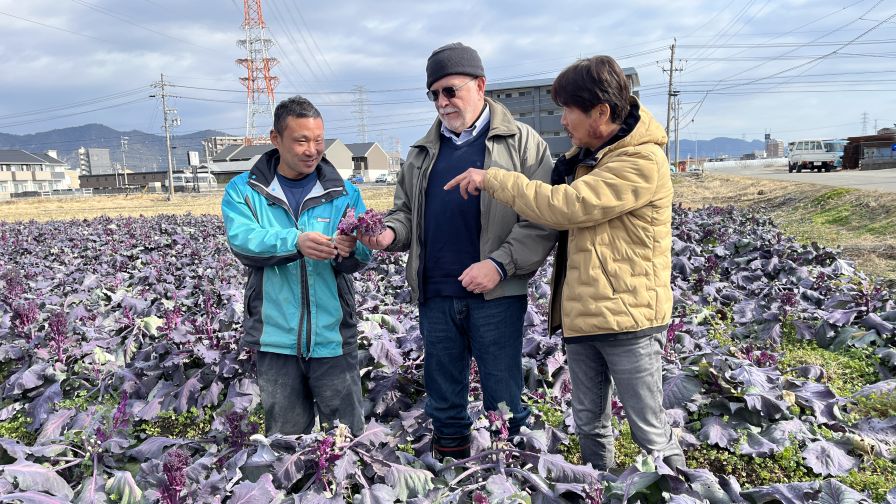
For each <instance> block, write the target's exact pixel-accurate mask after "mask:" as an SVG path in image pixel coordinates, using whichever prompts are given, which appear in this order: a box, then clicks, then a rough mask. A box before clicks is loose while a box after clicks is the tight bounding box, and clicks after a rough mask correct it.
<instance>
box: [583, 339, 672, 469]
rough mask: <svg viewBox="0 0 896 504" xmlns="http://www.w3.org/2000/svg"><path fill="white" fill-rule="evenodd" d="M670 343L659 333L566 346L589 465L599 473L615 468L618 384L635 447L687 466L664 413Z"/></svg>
mask: <svg viewBox="0 0 896 504" xmlns="http://www.w3.org/2000/svg"><path fill="white" fill-rule="evenodd" d="M664 342H665V336H664V334H663V333H659V334H654V335H650V336H640V337H635V338H630V339H616V340H609V341H587V342H581V343H573V344H568V345H567V346H566V361H567V363H568V365H569V376H570V379H571V381H572V414H573V419H574V420H575V422H576V433H577V434H578V435H579V444H580V446H581V448H582V461H583V463H586V464H587V463H589V462H590V463H591V465H592V466H593V467H594V468H595V469H599V470H607V469H609V468H611V467H613V466H614V453H613V429H612V426H611V424H610V418H611V415H612V412H611V404H610V393H611V392H612V389H613V384H614V383H615V385H616V391H617V394H618V395H619V400H620V401H622V405H623V407H624V408H625V415H626V417H627V418H628V423H629V426H630V427H631V431H632V439H634V441H635V443H637V444H638V446H640V447H641V449H643V450H644V451H646V452H647V453H652V452H658V453H660V454H662V456H663V459H664V460H665V462H666V464H668V465H669V466H670V467H684V465H685V462H684V454H683V453H682V451H681V447H680V446H679V445H678V439H677V438H676V437H675V436H674V435H673V434H672V429H671V427H670V426H669V422H668V421H667V420H666V411H665V410H664V409H663V365H662V352H663V343H664Z"/></svg>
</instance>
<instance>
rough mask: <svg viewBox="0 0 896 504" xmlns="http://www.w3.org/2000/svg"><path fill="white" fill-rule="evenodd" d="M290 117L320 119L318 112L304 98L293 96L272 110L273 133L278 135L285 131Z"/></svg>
mask: <svg viewBox="0 0 896 504" xmlns="http://www.w3.org/2000/svg"><path fill="white" fill-rule="evenodd" d="M290 117H296V118H299V119H305V118H311V119H317V118H319V117H320V111H319V110H317V107H315V106H314V104H313V103H311V102H310V101H308V98H305V97H304V96H300V95H295V96H293V97H291V98H287V99H285V100H283V101H282V102H280V103H278V104H277V108H275V109H274V131H276V132H277V134H278V135H282V134H283V132H284V131H286V121H287V119H289V118H290Z"/></svg>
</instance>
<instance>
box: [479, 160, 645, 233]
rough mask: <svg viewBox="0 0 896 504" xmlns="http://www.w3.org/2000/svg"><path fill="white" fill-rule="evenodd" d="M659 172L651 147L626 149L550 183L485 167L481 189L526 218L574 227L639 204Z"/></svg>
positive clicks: (553, 226)
mask: <svg viewBox="0 0 896 504" xmlns="http://www.w3.org/2000/svg"><path fill="white" fill-rule="evenodd" d="M658 176H659V170H658V168H657V159H656V158H655V156H654V155H653V154H652V153H651V152H649V151H642V150H638V149H625V150H624V151H620V152H618V153H614V154H613V155H612V158H610V159H608V160H607V162H606V163H605V164H600V165H599V166H598V167H597V168H596V169H595V170H593V171H591V173H589V174H587V175H585V176H583V177H581V178H578V179H576V180H575V181H573V183H572V184H562V185H555V186H552V185H550V184H548V183H546V182H543V181H541V180H529V179H528V178H527V177H525V176H524V175H522V174H520V173H511V172H507V171H505V170H500V169H495V168H490V169H489V170H488V172H487V173H486V179H485V183H484V189H485V190H487V191H488V192H489V193H490V194H491V195H492V196H494V197H495V199H497V200H498V201H501V202H502V203H504V204H506V205H509V206H510V207H512V208H513V209H514V210H516V211H517V213H519V214H520V215H521V216H523V217H525V218H527V219H530V220H532V221H534V222H539V223H542V224H544V225H546V226H550V227H551V228H553V229H575V228H580V227H589V226H594V225H596V224H599V223H601V222H605V221H608V220H610V219H612V218H614V217H617V216H619V215H622V214H624V213H627V212H629V211H631V210H632V209H635V208H639V207H642V206H644V205H645V204H646V203H647V202H649V201H650V199H651V198H653V196H654V193H655V192H656V185H657V181H658Z"/></svg>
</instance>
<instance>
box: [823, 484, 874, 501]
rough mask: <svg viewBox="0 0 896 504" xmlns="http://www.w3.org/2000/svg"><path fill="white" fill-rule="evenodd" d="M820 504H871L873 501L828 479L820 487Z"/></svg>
mask: <svg viewBox="0 0 896 504" xmlns="http://www.w3.org/2000/svg"><path fill="white" fill-rule="evenodd" d="M819 490H820V491H821V494H820V495H819V496H818V504H864V503H868V504H870V503H871V501H870V500H869V499H868V498H867V497H865V496H864V495H862V494H860V493H859V492H856V491H855V490H853V489H852V488H849V487H848V486H846V485H844V484H843V483H840V482H839V481H837V480H835V479H826V480H824V481H822V482H821V485H819Z"/></svg>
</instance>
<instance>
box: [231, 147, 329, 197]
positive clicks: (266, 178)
mask: <svg viewBox="0 0 896 504" xmlns="http://www.w3.org/2000/svg"><path fill="white" fill-rule="evenodd" d="M279 165H280V152H279V151H278V150H277V149H276V148H273V149H271V150H269V151H267V152H265V153H264V154H262V155H261V157H260V158H258V161H256V162H255V165H254V166H252V168H251V169H250V170H249V180H250V181H251V182H252V183H254V184H258V185H259V186H261V187H263V188H264V189H266V190H267V189H268V188H270V187H271V185H272V184H273V183H274V181H275V180H276V179H277V166H279ZM315 171H316V172H317V181H318V182H319V183H320V185H321V186H322V187H323V189H324V191H328V190H330V189H334V188H337V187H339V188H343V187H345V180H343V178H342V175H340V174H339V172H338V171H337V170H336V167H335V166H333V164H332V163H330V161H329V160H328V159H327V158H322V159H321V160H320V163H318V164H317V167H316V168H315Z"/></svg>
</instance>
